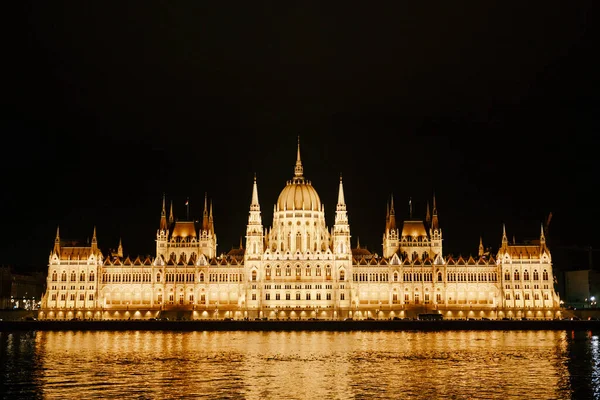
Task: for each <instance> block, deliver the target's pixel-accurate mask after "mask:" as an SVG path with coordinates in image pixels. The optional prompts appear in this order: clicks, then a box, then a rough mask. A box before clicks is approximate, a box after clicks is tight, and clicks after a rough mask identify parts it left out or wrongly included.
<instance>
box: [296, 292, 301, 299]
mask: <svg viewBox="0 0 600 400" xmlns="http://www.w3.org/2000/svg"><path fill="white" fill-rule="evenodd" d="M296 300H300V292H296Z"/></svg>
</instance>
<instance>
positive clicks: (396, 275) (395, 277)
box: [394, 272, 398, 282]
mask: <svg viewBox="0 0 600 400" xmlns="http://www.w3.org/2000/svg"><path fill="white" fill-rule="evenodd" d="M394 282H398V272H394Z"/></svg>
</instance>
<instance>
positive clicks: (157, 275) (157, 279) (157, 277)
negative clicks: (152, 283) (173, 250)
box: [156, 272, 160, 282]
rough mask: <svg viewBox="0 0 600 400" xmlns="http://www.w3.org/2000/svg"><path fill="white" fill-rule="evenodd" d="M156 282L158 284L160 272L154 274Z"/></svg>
mask: <svg viewBox="0 0 600 400" xmlns="http://www.w3.org/2000/svg"><path fill="white" fill-rule="evenodd" d="M156 282H160V272H159V273H158V274H156Z"/></svg>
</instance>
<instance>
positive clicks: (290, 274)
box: [285, 265, 292, 276]
mask: <svg viewBox="0 0 600 400" xmlns="http://www.w3.org/2000/svg"><path fill="white" fill-rule="evenodd" d="M285 276H292V268H290V266H289V265H288V266H287V267H285Z"/></svg>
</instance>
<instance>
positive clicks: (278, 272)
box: [275, 265, 281, 276]
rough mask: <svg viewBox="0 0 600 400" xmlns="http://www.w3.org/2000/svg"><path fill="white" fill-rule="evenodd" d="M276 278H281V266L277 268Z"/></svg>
mask: <svg viewBox="0 0 600 400" xmlns="http://www.w3.org/2000/svg"><path fill="white" fill-rule="evenodd" d="M275 276H281V267H280V266H279V265H278V266H277V268H275Z"/></svg>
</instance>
